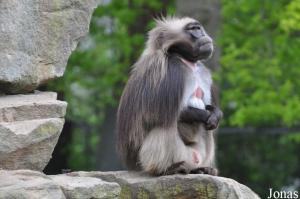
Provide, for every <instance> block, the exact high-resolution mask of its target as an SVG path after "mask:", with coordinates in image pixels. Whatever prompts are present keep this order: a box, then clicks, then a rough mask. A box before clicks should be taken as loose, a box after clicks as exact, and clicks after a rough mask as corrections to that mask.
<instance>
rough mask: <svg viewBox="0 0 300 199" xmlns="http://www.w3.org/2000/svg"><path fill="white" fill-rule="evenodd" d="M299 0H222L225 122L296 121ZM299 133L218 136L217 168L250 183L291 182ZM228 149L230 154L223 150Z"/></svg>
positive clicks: (262, 187) (263, 187)
mask: <svg viewBox="0 0 300 199" xmlns="http://www.w3.org/2000/svg"><path fill="white" fill-rule="evenodd" d="M299 24H300V2H299V0H280V1H271V0H253V1H248V0H230V1H229V0H222V30H221V34H220V36H219V44H220V46H221V50H222V52H221V67H220V70H219V74H218V75H216V79H217V80H218V82H219V85H220V86H221V91H222V92H221V102H222V108H223V110H224V112H225V117H224V122H223V126H227V127H228V126H231V127H256V128H257V127H270V126H271V127H272V126H273V127H280V126H288V127H292V126H293V127H299V125H300V114H299V112H300V90H299V89H298V88H299V86H300V79H299V75H300V67H298V66H299V59H298V57H299V53H300V26H299ZM299 140H300V133H294V134H290V135H284V134H283V135H270V134H265V133H264V132H263V131H260V132H257V133H255V134H251V135H236V134H234V135H232V136H230V135H220V136H219V145H218V147H219V151H218V153H217V154H218V162H219V165H220V168H221V172H222V175H225V176H228V177H232V178H234V179H236V180H238V181H240V182H241V183H245V184H246V185H249V186H250V187H251V188H252V189H253V190H255V191H256V192H258V193H259V194H260V196H261V197H262V198H265V197H267V193H268V188H270V187H272V188H274V189H275V190H280V189H282V188H284V187H289V186H291V185H292V184H293V183H294V182H295V181H296V180H297V179H298V180H299V179H300V176H299V161H300V157H299V152H297V151H298V150H299V146H300V145H299V143H300V142H299ZM227 154H230V155H227Z"/></svg>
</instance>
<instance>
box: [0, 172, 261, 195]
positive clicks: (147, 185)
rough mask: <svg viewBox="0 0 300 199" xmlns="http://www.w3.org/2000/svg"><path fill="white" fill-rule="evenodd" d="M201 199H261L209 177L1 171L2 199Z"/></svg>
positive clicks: (238, 186) (233, 183)
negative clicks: (47, 173)
mask: <svg viewBox="0 0 300 199" xmlns="http://www.w3.org/2000/svg"><path fill="white" fill-rule="evenodd" d="M2 198H5V199H19V198H22V199H40V198H44V199H64V198H67V199H73V198H74V199H92V198H93V199H96V198H107V199H108V198H121V199H123V198H124V199H127V198H128V199H129V198H137V199H139V198H141V199H143V198H161V199H168V198H170V199H171V198H172V199H176V198H178V199H179V198H180V199H182V198H184V199H188V198H192V199H194V198H201V199H206V198H207V199H257V198H259V197H258V196H257V195H256V194H255V193H254V192H253V191H252V190H251V189H249V188H248V187H246V186H245V185H242V184H240V183H238V182H236V181H234V180H232V179H228V178H224V177H214V176H209V175H202V174H197V175H172V176H161V177H151V176H148V175H146V174H142V173H136V172H128V171H115V172H98V171H92V172H82V171H80V172H72V173H68V174H61V175H51V176H47V175H44V174H42V173H40V172H37V171H31V170H15V171H8V170H0V199H2Z"/></svg>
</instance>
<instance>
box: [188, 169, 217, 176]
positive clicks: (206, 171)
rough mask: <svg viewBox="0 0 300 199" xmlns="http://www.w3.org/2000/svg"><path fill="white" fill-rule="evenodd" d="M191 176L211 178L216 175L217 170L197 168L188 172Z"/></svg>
mask: <svg viewBox="0 0 300 199" xmlns="http://www.w3.org/2000/svg"><path fill="white" fill-rule="evenodd" d="M190 173H191V174H208V175H212V176H217V175H218V169H216V168H213V167H199V168H197V169H193V170H191V172H190Z"/></svg>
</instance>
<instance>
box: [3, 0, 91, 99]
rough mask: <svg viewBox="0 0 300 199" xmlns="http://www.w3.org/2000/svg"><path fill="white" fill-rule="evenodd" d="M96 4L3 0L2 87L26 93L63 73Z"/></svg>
mask: <svg viewBox="0 0 300 199" xmlns="http://www.w3.org/2000/svg"><path fill="white" fill-rule="evenodd" d="M96 6H97V0H55V1H53V0H24V1H19V0H9V1H1V4H0V49H1V50H0V60H1V63H0V91H1V92H4V93H25V92H29V91H32V90H34V89H35V88H36V87H37V86H38V85H40V84H41V83H45V82H47V81H49V80H51V79H54V78H56V77H61V76H62V75H63V73H64V70H65V67H66V64H67V60H68V58H69V56H70V54H71V52H72V51H73V50H74V49H75V48H76V45H77V43H78V41H79V40H80V39H81V38H82V37H84V36H85V35H86V34H87V33H88V29H89V23H90V19H91V15H92V12H93V9H94V8H95V7H96Z"/></svg>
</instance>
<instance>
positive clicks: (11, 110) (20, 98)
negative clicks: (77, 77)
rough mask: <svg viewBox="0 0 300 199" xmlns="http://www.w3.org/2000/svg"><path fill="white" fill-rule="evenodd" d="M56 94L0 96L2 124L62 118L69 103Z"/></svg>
mask: <svg viewBox="0 0 300 199" xmlns="http://www.w3.org/2000/svg"><path fill="white" fill-rule="evenodd" d="M56 98H57V94H56V93H54V92H36V93H35V94H27V95H21V94H20V95H6V96H5V95H4V96H0V123H1V122H14V121H24V120H34V119H45V118H62V117H64V116H65V114H66V106H67V103H66V102H63V101H58V100H56Z"/></svg>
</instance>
